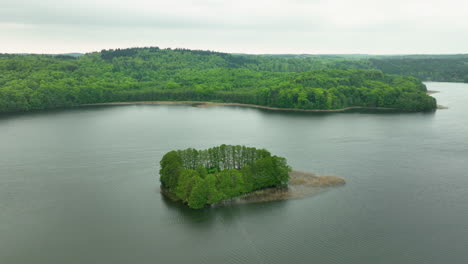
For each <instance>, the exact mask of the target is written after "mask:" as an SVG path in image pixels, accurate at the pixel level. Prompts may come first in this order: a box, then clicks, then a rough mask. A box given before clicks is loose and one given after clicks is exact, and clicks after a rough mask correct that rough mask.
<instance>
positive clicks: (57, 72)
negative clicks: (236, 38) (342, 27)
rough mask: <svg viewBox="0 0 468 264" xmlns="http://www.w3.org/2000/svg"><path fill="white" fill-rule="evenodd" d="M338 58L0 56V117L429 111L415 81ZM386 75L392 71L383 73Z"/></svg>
mask: <svg viewBox="0 0 468 264" xmlns="http://www.w3.org/2000/svg"><path fill="white" fill-rule="evenodd" d="M373 63H374V62H371V61H370V60H362V59H356V58H354V57H353V58H341V57H337V56H321V57H305V58H302V57H282V56H262V55H258V56H254V55H242V54H227V53H219V52H210V51H198V50H186V49H174V50H173V49H159V48H156V47H152V48H132V49H122V50H120V49H117V50H103V51H101V52H95V53H89V54H86V55H84V56H66V55H59V56H51V55H11V54H0V112H15V111H27V110H33V109H48V108H58V107H68V106H76V105H81V104H92V103H105V102H118V101H153V100H158V101H163V100H189V101H216V102H233V103H245V104H256V105H262V106H272V107H280V108H296V109H339V108H345V107H350V106H361V107H385V108H397V109H401V110H404V111H425V110H432V109H434V108H435V107H436V101H435V99H434V98H432V97H430V96H428V95H426V93H425V91H426V88H425V86H424V85H423V84H422V83H421V81H420V80H419V79H416V78H413V77H408V76H399V75H392V74H386V73H383V72H382V71H380V70H376V69H372V68H373V66H372V64H373ZM389 71H391V70H389Z"/></svg>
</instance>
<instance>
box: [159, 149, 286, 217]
mask: <svg viewBox="0 0 468 264" xmlns="http://www.w3.org/2000/svg"><path fill="white" fill-rule="evenodd" d="M160 165H161V169H160V171H159V174H160V181H161V185H162V187H163V188H164V190H165V192H169V193H171V194H172V195H173V196H175V197H176V198H177V199H178V200H181V201H182V202H184V203H186V204H187V205H188V206H189V207H190V208H194V209H198V208H202V207H204V206H205V205H209V204H214V203H218V202H220V201H222V200H225V199H228V198H232V197H236V196H239V195H241V194H244V193H248V192H252V191H254V190H258V189H262V188H266V187H276V186H284V185H286V184H287V183H288V179H289V171H290V170H291V169H290V167H289V166H288V165H287V163H286V159H285V158H282V157H277V156H272V155H271V153H270V152H268V151H267V150H265V149H256V148H251V147H245V146H239V145H237V146H232V145H221V146H219V147H213V148H210V149H206V150H195V149H191V148H189V149H186V150H178V151H170V152H168V153H166V154H165V155H164V156H163V158H162V159H161V162H160Z"/></svg>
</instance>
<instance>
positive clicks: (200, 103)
mask: <svg viewBox="0 0 468 264" xmlns="http://www.w3.org/2000/svg"><path fill="white" fill-rule="evenodd" d="M104 105H192V106H195V107H215V106H239V107H248V108H258V109H266V110H273V111H293V112H346V111H350V110H359V109H363V110H377V111H402V110H401V109H398V108H388V107H365V106H351V107H345V108H339V109H296V108H279V107H270V106H263V105H253V104H240V103H215V102H206V101H137V102H111V103H98V104H82V105H80V106H104Z"/></svg>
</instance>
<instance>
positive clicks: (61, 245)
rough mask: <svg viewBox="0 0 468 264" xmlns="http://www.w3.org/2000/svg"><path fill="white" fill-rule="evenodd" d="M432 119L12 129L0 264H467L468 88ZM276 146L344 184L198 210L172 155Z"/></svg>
mask: <svg viewBox="0 0 468 264" xmlns="http://www.w3.org/2000/svg"><path fill="white" fill-rule="evenodd" d="M428 88H429V89H431V90H439V91H441V93H437V94H434V96H435V97H436V98H437V99H438V101H439V104H442V105H446V106H448V107H449V109H447V110H439V111H437V112H435V113H410V114H402V113H385V114H382V113H380V114H374V113H362V112H360V113H337V114H335V113H334V114H329V113H313V114H310V113H289V112H287V113H286V112H275V111H264V110H258V109H247V108H236V107H214V108H196V107H191V106H180V105H179V106H155V105H151V106H144V105H139V106H108V107H88V108H77V109H69V110H54V111H42V112H35V113H23V114H15V115H3V116H0V263H2V264H3V263H6V264H10V263H14V264H16V263H20V264H23V263H47V264H50V263H52V264H54V263H113V264H114V263H360V264H361V263H372V264H373V263H389V264H390V263H434V264H435V263H437V264H438V263H468V254H467V252H466V249H467V248H468V221H467V219H468V203H467V201H468V187H467V186H468V177H467V175H468V174H467V171H468V164H467V160H468V122H467V121H466V120H467V119H466V115H467V114H466V113H468V105H467V104H466V101H467V100H468V85H467V84H446V83H429V84H428ZM219 144H241V145H248V146H254V147H264V148H267V149H269V150H270V151H272V152H273V153H275V154H277V155H281V156H285V157H287V158H288V161H289V163H290V164H291V165H292V166H293V167H294V168H295V169H298V170H304V171H312V172H316V173H318V174H320V175H336V176H338V177H343V178H345V179H346V181H347V184H346V186H343V187H340V188H336V189H331V190H329V191H326V192H323V193H320V194H318V195H315V196H312V197H308V198H303V199H297V200H288V201H275V202H268V203H258V204H245V205H238V206H222V207H215V208H210V209H204V210H200V211H193V210H190V209H188V208H186V207H184V206H182V205H180V204H178V203H174V202H171V201H168V200H166V199H164V197H162V196H161V194H160V193H159V192H158V191H157V189H158V187H159V183H158V178H157V171H158V169H159V166H158V161H159V160H160V159H161V157H162V155H163V154H164V153H166V152H167V151H169V150H172V149H182V148H187V147H193V148H207V147H211V146H215V145H219Z"/></svg>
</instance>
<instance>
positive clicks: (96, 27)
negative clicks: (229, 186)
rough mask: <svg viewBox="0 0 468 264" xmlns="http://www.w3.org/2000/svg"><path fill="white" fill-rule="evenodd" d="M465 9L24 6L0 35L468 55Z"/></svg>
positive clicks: (357, 2) (55, 44)
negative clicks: (466, 53)
mask: <svg viewBox="0 0 468 264" xmlns="http://www.w3.org/2000/svg"><path fill="white" fill-rule="evenodd" d="M466 10H468V3H465V2H464V1H456V0H445V1H440V0H427V1H421V0H407V1H404V0H394V1H375V0H374V1H371V0H354V1H349V0H328V1H323V0H311V1H306V0H295V1H291V0H289V1H285V0H270V1H266V0H238V1H220V0H201V1H200V0H199V1H193V0H192V1H189V0H172V1H150V0H113V1H111V0H101V1H94V0H81V1H69V0H68V1H63V0H61V1H59V0H42V1H37V0H16V1H10V2H8V3H6V4H2V9H0V34H1V35H3V36H7V41H3V40H2V42H3V44H2V46H1V47H0V52H2V51H3V52H14V51H15V50H17V49H18V47H21V49H22V50H21V52H25V51H26V50H31V51H47V52H50V51H54V50H56V51H59V50H60V51H75V50H79V51H82V50H83V49H85V48H91V49H94V50H97V49H100V48H106V45H107V46H108V47H109V48H110V47H125V46H128V45H142V46H149V45H159V46H164V45H169V46H174V45H175V46H178V47H187V48H202V49H215V50H221V51H231V52H256V53H264V52H278V53H285V52H290V53H317V52H327V53H357V52H364V53H400V52H407V53H419V52H429V53H445V52H467V51H468V50H467V47H468V45H467V44H468V36H466V37H464V36H463V35H466V34H463V33H464V32H467V31H468V20H466V19H465V12H466ZM129 36H132V37H134V38H136V39H128V37H129ZM435 37H436V38H437V39H434V38H435ZM441 38H443V39H441ZM384 40H385V41H384ZM69 41H70V42H69ZM26 42H29V43H30V44H29V45H28V44H27V43H26ZM43 47H47V48H46V49H44V48H43ZM1 49H3V50H1ZM23 49H25V50H23ZM262 51H263V52H262ZM366 51H367V52H366ZM18 52H19V50H18Z"/></svg>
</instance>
